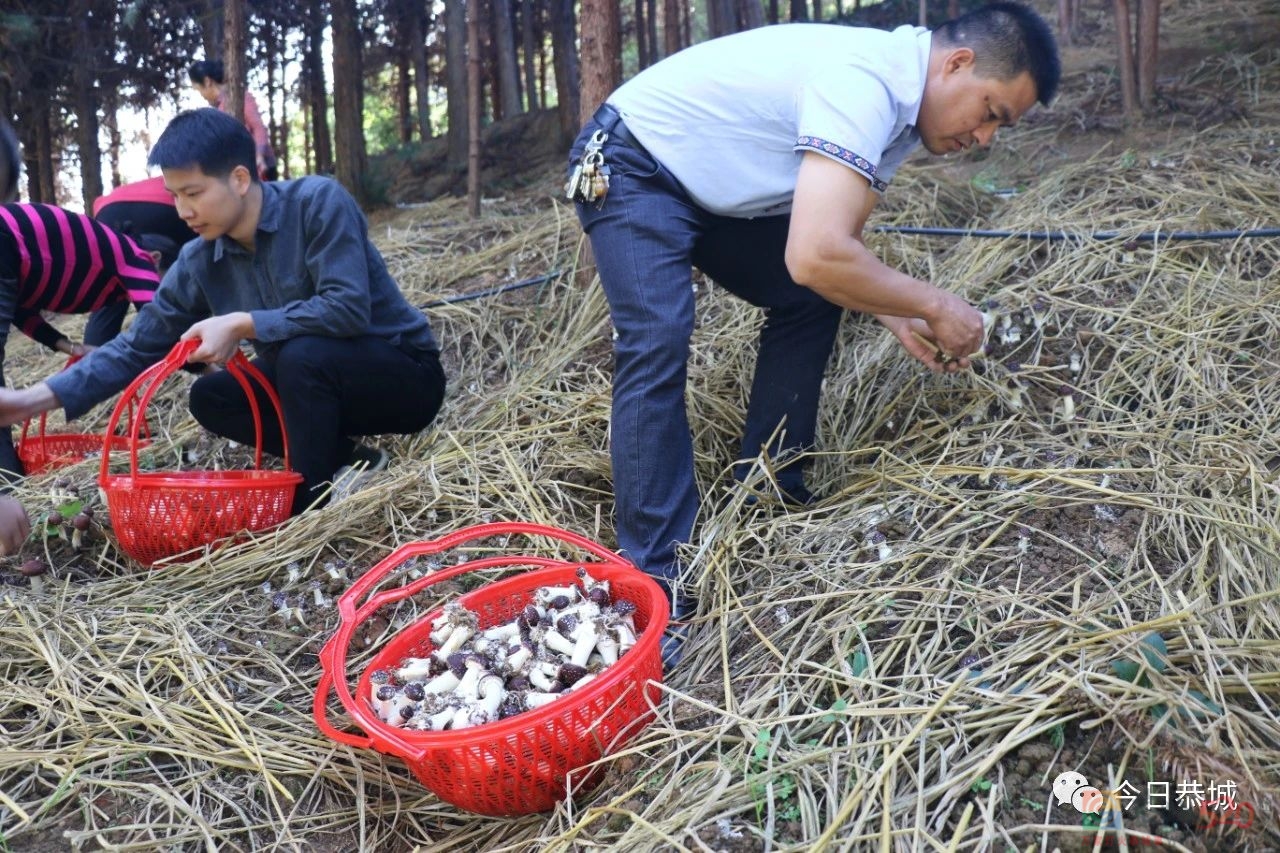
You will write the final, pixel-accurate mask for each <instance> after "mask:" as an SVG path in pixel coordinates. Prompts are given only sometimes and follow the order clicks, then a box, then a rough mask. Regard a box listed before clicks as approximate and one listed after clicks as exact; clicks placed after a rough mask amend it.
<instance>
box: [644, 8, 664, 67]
mask: <svg viewBox="0 0 1280 853" xmlns="http://www.w3.org/2000/svg"><path fill="white" fill-rule="evenodd" d="M644 15H645V17H644V25H645V41H647V42H648V43H649V64H650V65H652V64H653V63H655V62H657V61H658V60H659V59H661V58H662V53H661V51H659V50H658V0H644Z"/></svg>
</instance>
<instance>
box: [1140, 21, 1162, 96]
mask: <svg viewBox="0 0 1280 853" xmlns="http://www.w3.org/2000/svg"><path fill="white" fill-rule="evenodd" d="M1159 58H1160V0H1138V103H1139V105H1141V107H1142V108H1143V109H1144V110H1150V109H1152V107H1154V106H1155V100H1156V65H1157V63H1158V61H1159Z"/></svg>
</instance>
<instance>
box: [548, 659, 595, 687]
mask: <svg viewBox="0 0 1280 853" xmlns="http://www.w3.org/2000/svg"><path fill="white" fill-rule="evenodd" d="M586 674H587V668H586V667H583V666H578V665H577V664H576V663H566V664H564V665H563V666H561V667H560V669H559V671H558V672H556V681H558V682H559V683H561V684H563V685H564V686H565V687H570V686H572V685H573V684H575V683H576V682H577V681H578V679H580V678H582V677H583V676H585V675H586Z"/></svg>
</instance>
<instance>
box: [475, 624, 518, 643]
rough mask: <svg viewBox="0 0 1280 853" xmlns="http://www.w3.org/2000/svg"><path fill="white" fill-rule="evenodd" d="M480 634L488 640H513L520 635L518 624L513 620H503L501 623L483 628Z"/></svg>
mask: <svg viewBox="0 0 1280 853" xmlns="http://www.w3.org/2000/svg"><path fill="white" fill-rule="evenodd" d="M480 634H481V636H483V637H485V638H486V639H489V640H513V639H515V638H516V637H518V636H520V626H519V625H517V624H516V623H515V622H504V623H503V624H501V625H494V626H493V627H491V628H485V629H484V630H483V631H481V632H480Z"/></svg>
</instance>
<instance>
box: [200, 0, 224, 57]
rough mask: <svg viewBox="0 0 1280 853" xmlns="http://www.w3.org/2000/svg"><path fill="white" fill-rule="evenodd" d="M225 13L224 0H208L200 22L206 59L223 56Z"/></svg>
mask: <svg viewBox="0 0 1280 853" xmlns="http://www.w3.org/2000/svg"><path fill="white" fill-rule="evenodd" d="M224 15H225V13H224V12H223V9H222V0H207V5H206V6H205V12H204V15H203V16H202V19H201V24H200V38H201V41H203V42H204V56H205V59H217V58H218V57H219V56H222V45H223V32H222V25H223V20H224Z"/></svg>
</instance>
